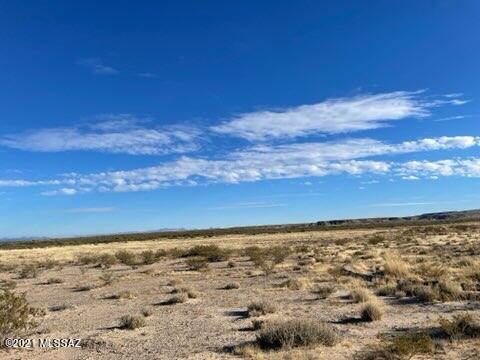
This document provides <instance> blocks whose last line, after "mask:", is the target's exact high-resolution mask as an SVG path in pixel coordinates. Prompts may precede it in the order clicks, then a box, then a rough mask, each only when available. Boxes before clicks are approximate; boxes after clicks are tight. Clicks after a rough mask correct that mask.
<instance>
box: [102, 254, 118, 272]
mask: <svg viewBox="0 0 480 360" xmlns="http://www.w3.org/2000/svg"><path fill="white" fill-rule="evenodd" d="M116 263H117V258H116V257H115V255H112V254H102V255H100V256H99V257H98V264H99V265H100V266H101V267H102V268H105V269H109V268H111V267H112V266H113V265H115V264H116Z"/></svg>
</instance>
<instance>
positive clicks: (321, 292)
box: [312, 286, 335, 300]
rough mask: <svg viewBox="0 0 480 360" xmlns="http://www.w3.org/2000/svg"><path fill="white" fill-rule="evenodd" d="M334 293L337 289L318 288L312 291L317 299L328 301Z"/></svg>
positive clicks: (328, 287)
mask: <svg viewBox="0 0 480 360" xmlns="http://www.w3.org/2000/svg"><path fill="white" fill-rule="evenodd" d="M334 292H335V288H334V287H333V286H317V287H316V288H314V289H313V290H312V293H313V294H315V295H317V299H320V300H323V299H326V298H327V297H329V296H330V295H331V294H333V293H334Z"/></svg>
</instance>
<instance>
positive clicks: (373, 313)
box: [360, 301, 384, 321]
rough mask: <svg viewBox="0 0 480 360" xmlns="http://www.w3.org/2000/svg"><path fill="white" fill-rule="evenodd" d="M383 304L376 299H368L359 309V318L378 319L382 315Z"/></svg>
mask: <svg viewBox="0 0 480 360" xmlns="http://www.w3.org/2000/svg"><path fill="white" fill-rule="evenodd" d="M383 313H384V311H383V306H382V304H381V303H380V302H378V301H369V302H368V303H366V304H365V305H364V306H363V307H362V310H361V311H360V318H361V319H362V320H363V321H379V320H382V317H383Z"/></svg>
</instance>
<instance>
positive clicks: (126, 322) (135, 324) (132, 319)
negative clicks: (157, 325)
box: [120, 315, 146, 330]
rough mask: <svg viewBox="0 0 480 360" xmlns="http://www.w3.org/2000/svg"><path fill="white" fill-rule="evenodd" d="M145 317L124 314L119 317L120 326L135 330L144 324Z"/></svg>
mask: <svg viewBox="0 0 480 360" xmlns="http://www.w3.org/2000/svg"><path fill="white" fill-rule="evenodd" d="M145 323H146V322H145V318H144V317H143V316H138V315H125V316H122V317H121V318H120V328H121V329H128V330H135V329H138V328H141V327H144V326H145Z"/></svg>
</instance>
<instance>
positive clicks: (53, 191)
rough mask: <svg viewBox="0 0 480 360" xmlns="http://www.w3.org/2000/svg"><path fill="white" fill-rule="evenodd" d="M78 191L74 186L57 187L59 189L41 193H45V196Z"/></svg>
mask: <svg viewBox="0 0 480 360" xmlns="http://www.w3.org/2000/svg"><path fill="white" fill-rule="evenodd" d="M37 185H38V184H37ZM77 192H78V191H77V190H76V189H73V188H61V189H57V190H48V191H43V192H42V193H41V194H42V195H44V196H54V195H75V194H76V193H77Z"/></svg>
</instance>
